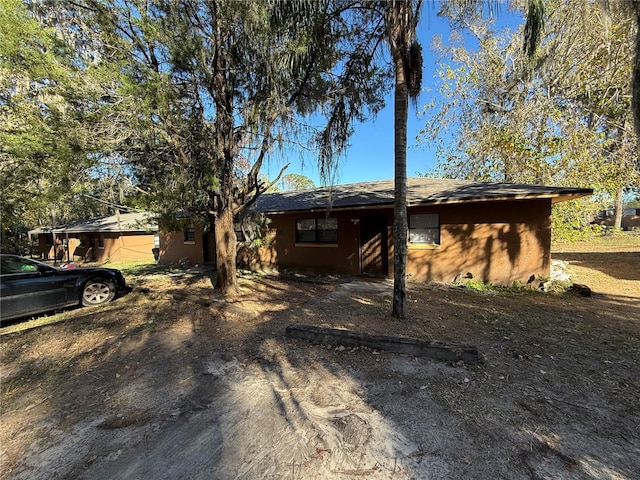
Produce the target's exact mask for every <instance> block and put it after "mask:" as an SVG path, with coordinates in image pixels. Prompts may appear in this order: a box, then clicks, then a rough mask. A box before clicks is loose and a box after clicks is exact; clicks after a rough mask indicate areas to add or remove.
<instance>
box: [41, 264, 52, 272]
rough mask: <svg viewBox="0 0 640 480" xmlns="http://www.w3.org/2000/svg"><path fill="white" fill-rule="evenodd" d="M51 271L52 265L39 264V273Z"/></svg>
mask: <svg viewBox="0 0 640 480" xmlns="http://www.w3.org/2000/svg"><path fill="white" fill-rule="evenodd" d="M48 272H51V267H48V266H46V265H38V273H48Z"/></svg>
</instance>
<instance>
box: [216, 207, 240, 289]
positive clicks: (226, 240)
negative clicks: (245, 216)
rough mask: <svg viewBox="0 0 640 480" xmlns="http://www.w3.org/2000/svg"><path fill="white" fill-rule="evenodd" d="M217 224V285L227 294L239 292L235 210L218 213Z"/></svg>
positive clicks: (217, 287) (227, 209)
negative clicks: (234, 226)
mask: <svg viewBox="0 0 640 480" xmlns="http://www.w3.org/2000/svg"><path fill="white" fill-rule="evenodd" d="M215 226H216V232H215V233H216V263H217V266H216V275H217V277H216V286H215V289H216V290H218V291H220V292H222V293H223V294H225V295H234V294H236V293H238V280H237V278H236V249H237V239H236V232H235V230H234V229H233V212H232V210H231V209H230V208H225V209H224V210H223V211H222V212H220V213H219V214H218V216H217V217H216V221H215Z"/></svg>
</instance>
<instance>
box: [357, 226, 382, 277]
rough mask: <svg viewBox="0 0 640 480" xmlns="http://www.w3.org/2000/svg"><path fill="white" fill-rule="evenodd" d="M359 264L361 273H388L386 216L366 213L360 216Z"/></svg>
mask: <svg viewBox="0 0 640 480" xmlns="http://www.w3.org/2000/svg"><path fill="white" fill-rule="evenodd" d="M360 264H361V271H362V273H368V274H372V275H385V276H386V275H388V274H389V244H388V239H387V216H386V215H367V216H363V217H361V218H360Z"/></svg>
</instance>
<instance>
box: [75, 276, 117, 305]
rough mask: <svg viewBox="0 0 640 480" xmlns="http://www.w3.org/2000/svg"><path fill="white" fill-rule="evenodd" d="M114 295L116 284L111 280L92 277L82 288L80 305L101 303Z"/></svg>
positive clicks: (111, 298)
mask: <svg viewBox="0 0 640 480" xmlns="http://www.w3.org/2000/svg"><path fill="white" fill-rule="evenodd" d="M115 296H116V286H115V284H114V283H113V282H112V281H111V280H107V279H104V278H92V279H91V280H89V281H88V282H87V283H86V284H85V286H84V288H83V289H82V305H84V306H85V307H88V306H90V305H101V304H103V303H107V302H110V301H111V300H113V299H114V297H115Z"/></svg>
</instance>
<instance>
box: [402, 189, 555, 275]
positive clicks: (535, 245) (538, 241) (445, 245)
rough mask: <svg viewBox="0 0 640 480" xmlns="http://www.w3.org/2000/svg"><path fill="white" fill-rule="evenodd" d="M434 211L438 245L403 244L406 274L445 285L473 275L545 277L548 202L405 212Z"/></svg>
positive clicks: (501, 203) (547, 244) (549, 232)
mask: <svg viewBox="0 0 640 480" xmlns="http://www.w3.org/2000/svg"><path fill="white" fill-rule="evenodd" d="M423 212H424V213H440V246H438V247H427V246H420V245H412V244H409V246H408V252H407V274H408V275H411V278H415V279H418V280H435V281H444V282H451V281H453V280H454V278H455V277H456V275H458V274H463V275H465V274H467V273H471V274H473V277H474V278H476V279H481V280H483V281H484V282H490V283H493V284H511V283H513V282H514V281H519V282H523V283H526V282H527V280H529V278H530V277H531V275H534V277H538V276H540V277H547V276H548V275H549V268H550V255H551V220H550V215H551V203H550V201H549V200H536V201H526V202H525V201H522V202H484V203H478V204H474V205H473V206H471V205H451V206H443V207H441V208H438V207H430V208H426V209H420V210H416V211H410V213H423Z"/></svg>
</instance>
